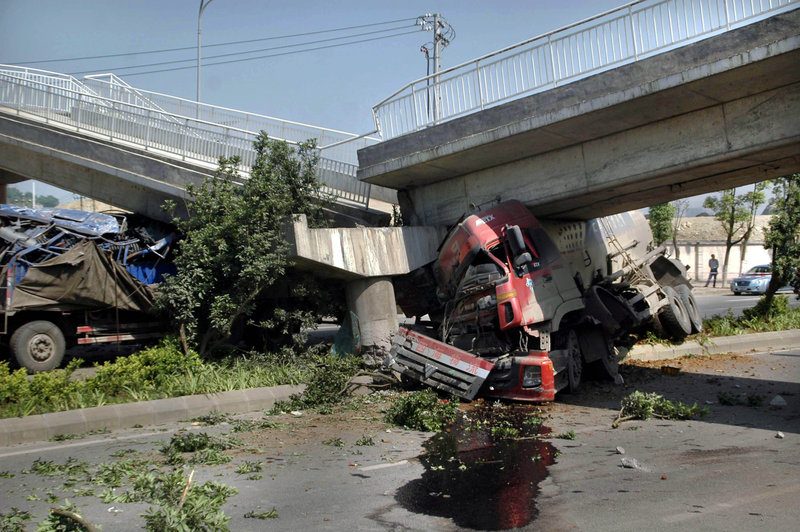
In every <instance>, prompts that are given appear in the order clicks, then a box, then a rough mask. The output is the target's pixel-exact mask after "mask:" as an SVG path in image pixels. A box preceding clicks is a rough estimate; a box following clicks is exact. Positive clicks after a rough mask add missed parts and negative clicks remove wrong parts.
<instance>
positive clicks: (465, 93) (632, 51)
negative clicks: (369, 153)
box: [372, 0, 800, 140]
mask: <svg viewBox="0 0 800 532" xmlns="http://www.w3.org/2000/svg"><path fill="white" fill-rule="evenodd" d="M798 4H800V0H658V1H656V0H639V1H637V2H632V3H629V4H626V5H624V6H621V7H619V8H616V9H613V10H610V11H606V12H605V13H602V14H600V15H597V16H594V17H591V18H588V19H585V20H583V21H580V22H577V23H575V24H571V25H569V26H566V27H564V28H561V29H559V30H556V31H553V32H550V33H546V34H544V35H541V36H538V37H535V38H533V39H530V40H527V41H524V42H521V43H519V44H515V45H513V46H510V47H507V48H504V49H502V50H499V51H497V52H493V53H491V54H488V55H485V56H483V57H480V58H478V59H475V60H473V61H470V62H467V63H463V64H461V65H458V66H455V67H452V68H449V69H447V70H443V71H441V72H439V73H437V74H434V75H431V76H427V77H424V78H421V79H418V80H416V81H413V82H411V83H409V84H408V85H406V86H404V87H403V88H402V89H400V90H399V91H397V92H395V93H394V94H392V95H391V96H389V97H388V98H386V99H385V100H383V101H382V102H380V103H378V104H377V105H376V106H375V107H373V108H372V112H373V117H374V120H375V127H376V129H377V130H378V132H379V133H380V134H381V137H382V138H383V139H384V140H387V139H390V138H394V137H397V136H400V135H404V134H406V133H410V132H412V131H418V130H420V129H423V128H426V127H429V126H432V125H435V124H439V123H442V122H445V121H448V120H452V119H454V118H457V117H459V116H464V115H467V114H470V113H473V112H476V111H480V110H483V109H486V108H487V107H491V106H494V105H498V104H500V103H503V102H505V101H508V100H511V99H514V98H517V97H520V96H522V95H525V94H533V93H535V92H540V91H544V90H547V89H551V88H554V87H556V86H558V85H559V84H563V83H569V82H571V81H575V80H577V79H580V78H583V77H586V76H589V75H591V74H595V73H597V72H600V71H602V70H607V69H610V68H612V67H615V66H618V65H621V64H624V63H630V62H635V61H638V60H639V59H642V58H644V57H648V56H652V55H655V54H656V53H658V52H662V51H664V50H666V49H669V48H673V47H678V46H681V45H683V44H686V43H689V42H694V41H698V40H700V39H702V38H705V37H708V36H710V35H712V34H715V33H719V32H722V31H727V30H730V29H733V28H734V27H738V26H743V25H745V24H747V23H750V22H753V21H754V20H756V19H758V18H765V17H766V16H770V15H773V14H775V13H778V12H781V11H789V10H791V9H795V8H797V6H798Z"/></svg>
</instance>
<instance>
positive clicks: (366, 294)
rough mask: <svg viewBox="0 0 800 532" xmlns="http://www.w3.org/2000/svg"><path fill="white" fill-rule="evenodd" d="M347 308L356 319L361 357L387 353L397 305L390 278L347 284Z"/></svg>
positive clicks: (369, 279)
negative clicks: (370, 353)
mask: <svg viewBox="0 0 800 532" xmlns="http://www.w3.org/2000/svg"><path fill="white" fill-rule="evenodd" d="M346 295H347V308H348V309H350V311H352V312H354V313H355V314H356V316H358V322H359V325H360V327H361V345H362V346H363V348H364V350H365V354H369V352H370V351H375V350H377V351H387V352H388V350H389V347H390V346H391V335H392V333H394V332H395V331H397V304H396V303H395V299H394V287H393V286H392V281H391V278H390V277H370V278H367V279H359V280H357V281H351V282H350V283H348V284H347V287H346Z"/></svg>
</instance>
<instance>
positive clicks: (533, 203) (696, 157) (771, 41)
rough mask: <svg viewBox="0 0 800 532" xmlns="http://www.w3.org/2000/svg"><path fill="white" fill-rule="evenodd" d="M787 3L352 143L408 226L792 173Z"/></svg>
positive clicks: (678, 194)
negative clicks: (659, 48)
mask: <svg viewBox="0 0 800 532" xmlns="http://www.w3.org/2000/svg"><path fill="white" fill-rule="evenodd" d="M798 28H800V9H795V10H792V11H789V12H787V13H783V14H779V15H774V16H772V17H769V18H767V19H764V20H761V21H759V22H756V23H753V24H750V25H748V26H744V27H742V28H739V29H736V30H732V31H729V32H726V33H722V34H720V35H717V36H714V37H710V38H707V39H705V40H702V41H699V42H696V43H693V44H689V45H686V46H684V47H681V48H678V49H675V50H672V51H669V52H665V53H662V54H660V55H657V56H654V57H651V58H648V59H643V60H641V61H639V62H636V63H632V64H629V65H625V66H622V67H618V68H616V69H614V70H611V71H607V72H603V73H600V74H597V75H594V76H592V77H589V78H585V79H583V80H579V81H576V82H573V83H571V84H569V85H564V86H561V87H558V88H555V89H552V90H549V91H547V92H543V93H539V94H535V95H533V96H529V97H525V98H522V99H519V100H515V101H512V102H510V103H507V104H504V105H501V106H498V107H494V108H491V109H488V110H484V111H481V112H478V113H475V114H472V115H469V116H466V117H463V118H459V119H455V120H453V121H451V122H446V123H444V124H440V125H436V126H433V127H430V128H427V129H424V130H421V131H418V132H415V133H410V134H407V135H404V136H402V137H398V138H395V139H392V140H389V141H386V142H383V143H380V144H377V145H375V146H370V147H367V148H364V149H361V150H360V151H359V173H358V175H359V178H360V179H362V180H364V181H367V182H369V183H373V184H379V185H382V186H387V187H392V188H395V189H398V190H399V191H401V192H400V193H399V197H400V204H401V207H402V209H403V216H404V218H405V219H406V220H410V221H411V222H412V223H414V224H426V225H427V224H447V223H452V222H453V221H454V220H456V219H458V217H459V216H461V215H462V214H463V213H464V212H467V211H468V210H469V209H470V207H469V205H470V204H482V203H486V202H491V201H494V200H495V199H496V198H500V199H511V198H515V199H519V200H521V201H523V202H524V203H525V204H526V205H528V206H529V207H530V208H532V209H534V211H535V212H536V213H537V215H539V216H545V217H547V216H549V217H565V218H591V217H597V216H602V215H607V214H612V213H617V212H622V211H626V210H631V209H636V208H641V207H646V206H649V205H653V204H657V203H662V202H666V201H670V200H674V199H678V198H683V197H688V196H693V195H697V194H701V193H707V192H713V191H717V190H721V189H725V188H730V187H734V186H740V185H745V184H748V183H753V182H757V181H762V180H764V179H769V178H774V177H779V176H783V175H788V174H791V173H794V172H798V171H800V121H798V120H797V117H798V116H800V35H798Z"/></svg>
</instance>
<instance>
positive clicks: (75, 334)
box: [0, 205, 174, 371]
mask: <svg viewBox="0 0 800 532" xmlns="http://www.w3.org/2000/svg"><path fill="white" fill-rule="evenodd" d="M173 239H174V235H173V234H172V233H171V232H170V231H169V228H167V227H165V226H163V225H162V224H159V223H157V222H154V221H152V220H148V219H146V218H143V217H140V216H136V215H127V216H123V215H110V214H102V213H92V212H84V211H78V210H72V209H31V208H27V207H20V206H16V205H0V266H2V283H3V284H2V290H3V297H2V303H0V305H2V307H0V310H1V311H2V324H1V325H0V339H2V341H3V342H4V343H5V344H6V347H7V348H8V351H10V354H11V355H13V357H14V359H15V360H16V362H17V363H18V364H19V365H20V366H21V367H23V368H26V369H28V370H29V371H45V370H50V369H53V368H56V367H58V366H59V365H60V363H61V361H62V359H63V357H64V352H65V351H66V349H68V348H69V347H72V346H74V345H79V344H95V343H104V342H120V341H129V340H136V341H139V340H143V339H148V338H155V337H159V336H161V335H162V334H163V330H162V325H161V324H160V323H159V322H157V321H155V320H154V318H153V317H152V316H149V315H148V314H147V312H148V311H149V310H150V307H151V305H152V301H153V296H154V293H153V289H152V287H151V286H150V285H152V284H154V283H157V282H159V281H160V280H161V279H162V275H163V274H164V273H171V272H173V271H174V265H173V264H172V263H171V261H170V260H168V254H169V252H170V247H171V244H172V241H173Z"/></svg>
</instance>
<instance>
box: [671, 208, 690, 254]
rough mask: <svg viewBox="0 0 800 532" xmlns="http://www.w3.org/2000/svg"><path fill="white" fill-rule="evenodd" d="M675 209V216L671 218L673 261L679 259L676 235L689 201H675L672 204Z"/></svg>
mask: <svg viewBox="0 0 800 532" xmlns="http://www.w3.org/2000/svg"><path fill="white" fill-rule="evenodd" d="M672 206H673V207H674V209H675V214H674V215H673V217H672V249H674V250H675V259H680V258H681V249H680V248H679V247H678V234H679V233H680V231H681V223H683V219H684V217H686V211H687V210H688V209H689V200H685V199H682V200H675V201H673V202H672Z"/></svg>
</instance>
